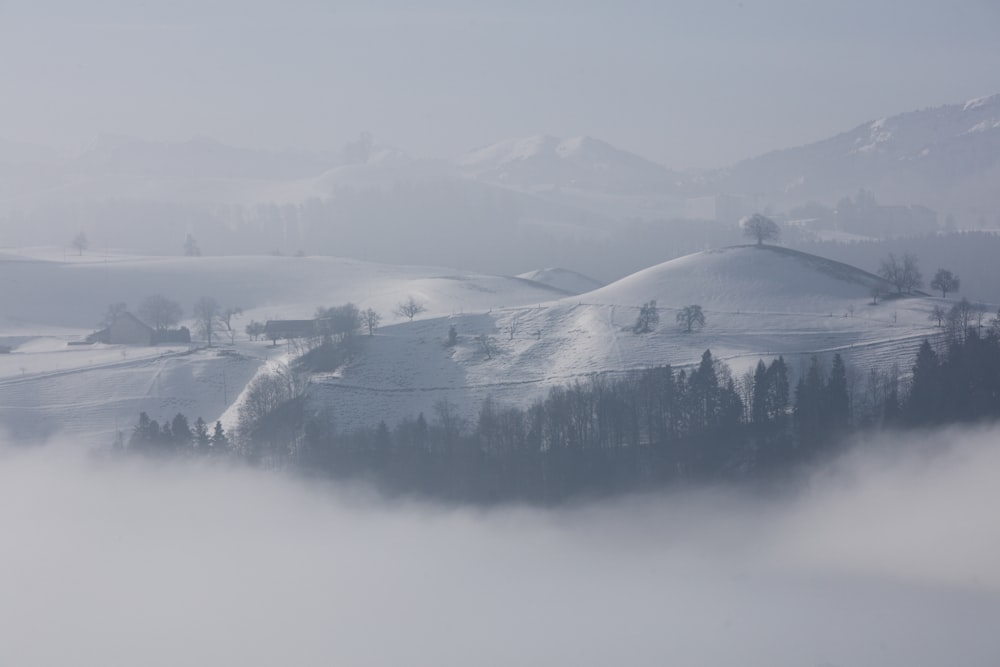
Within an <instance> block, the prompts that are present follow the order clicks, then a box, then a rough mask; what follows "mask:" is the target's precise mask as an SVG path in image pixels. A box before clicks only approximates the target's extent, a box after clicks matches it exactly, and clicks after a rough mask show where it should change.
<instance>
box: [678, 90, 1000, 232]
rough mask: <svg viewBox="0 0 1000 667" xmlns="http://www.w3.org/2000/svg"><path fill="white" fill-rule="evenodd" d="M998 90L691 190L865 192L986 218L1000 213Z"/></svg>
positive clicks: (785, 195)
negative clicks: (999, 185) (865, 190)
mask: <svg viewBox="0 0 1000 667" xmlns="http://www.w3.org/2000/svg"><path fill="white" fill-rule="evenodd" d="M998 183H1000V94H998V95H993V96H991V97H984V98H980V99H975V100H969V101H968V102H965V103H964V104H952V105H947V106H942V107H937V108H933V109H924V110H921V111H912V112H909V113H903V114H899V115H896V116H892V117H889V118H880V119H878V120H874V121H871V122H869V123H865V124H864V125H860V126H858V127H856V128H854V129H853V130H851V131H849V132H844V133H843V134H838V135H837V136H835V137H831V138H829V139H825V140H823V141H818V142H816V143H812V144H808V145H806V146H800V147H797V148H788V149H784V150H777V151H772V152H770V153H766V154H764V155H761V156H759V157H756V158H752V159H749V160H744V161H742V162H739V163H737V164H736V165H733V166H732V167H730V168H728V169H722V170H718V171H716V172H713V173H711V174H709V175H708V176H707V177H706V178H704V179H703V180H702V181H701V182H700V183H698V184H692V185H696V187H694V188H691V189H693V190H694V191H696V192H697V191H700V192H702V193H717V192H725V193H730V194H742V195H762V196H764V197H766V198H770V199H772V200H777V201H779V202H783V203H790V202H801V201H806V200H810V199H815V200H820V201H823V200H826V201H835V200H836V198H838V197H841V196H844V195H848V194H851V193H853V192H856V191H857V190H858V189H859V188H865V189H867V190H871V191H873V192H874V193H875V195H876V196H877V197H878V198H879V199H880V200H882V201H888V202H893V203H920V204H925V205H927V206H930V207H932V208H935V209H937V210H939V211H940V212H942V213H945V212H947V211H952V210H953V211H955V212H961V213H963V214H965V215H966V217H968V215H970V214H971V215H978V214H983V215H986V214H988V213H990V212H992V215H993V219H992V220H990V222H993V221H995V217H996V215H997V213H998V212H1000V188H998V187H997V184H998Z"/></svg>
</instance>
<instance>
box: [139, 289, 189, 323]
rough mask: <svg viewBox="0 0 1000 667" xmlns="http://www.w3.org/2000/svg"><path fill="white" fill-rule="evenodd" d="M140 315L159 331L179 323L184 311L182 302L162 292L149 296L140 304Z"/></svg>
mask: <svg viewBox="0 0 1000 667" xmlns="http://www.w3.org/2000/svg"><path fill="white" fill-rule="evenodd" d="M137 312H138V315H139V317H141V318H142V319H143V320H144V321H145V322H146V324H148V325H149V326H151V327H153V328H154V329H156V330H157V331H163V330H164V329H168V328H169V327H171V326H173V325H174V324H177V323H178V322H179V321H180V319H181V316H182V315H184V311H183V309H182V308H181V304H179V303H177V302H176V301H172V300H170V299H168V298H167V297H165V296H163V295H162V294H153V295H152V296H147V297H146V298H145V299H143V300H142V303H141V304H139V309H138V311H137Z"/></svg>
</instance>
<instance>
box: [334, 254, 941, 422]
mask: <svg viewBox="0 0 1000 667" xmlns="http://www.w3.org/2000/svg"><path fill="white" fill-rule="evenodd" d="M873 286H880V287H882V288H886V286H885V284H884V282H883V281H881V280H880V279H879V278H878V277H876V276H874V275H872V274H869V273H867V272H865V271H862V270H860V269H856V268H854V267H850V266H847V265H844V264H840V263H838V262H833V261H829V260H825V259H823V258H820V257H816V256H813V255H807V254H804V253H799V252H795V251H791V250H787V249H783V248H777V247H773V246H764V247H756V246H738V247H734V248H726V249H723V250H718V251H710V252H703V253H697V254H695V255H690V256H687V257H684V258H681V259H677V260H673V261H670V262H666V263H664V264H661V265H658V266H655V267H651V268H649V269H646V270H645V271H641V272H639V273H637V274H634V275H632V276H629V277H627V278H625V279H623V280H620V281H618V282H615V283H613V284H611V285H608V286H606V287H604V288H601V289H598V290H595V291H593V292H589V293H586V294H583V295H580V296H575V297H565V298H562V299H559V300H556V301H552V302H549V303H545V304H539V305H536V306H534V307H516V308H504V309H494V310H492V311H490V312H485V313H484V312H478V313H469V312H467V313H464V314H456V315H452V316H449V317H442V318H428V319H425V320H422V321H421V322H419V323H414V324H401V325H396V326H392V327H387V328H385V329H383V331H382V332H381V335H379V336H376V337H375V338H374V339H373V340H371V341H370V343H369V345H368V346H367V349H366V353H365V354H364V355H363V356H362V357H361V358H359V359H358V360H357V361H356V362H355V363H353V364H351V365H350V366H349V367H348V368H346V369H344V371H343V372H342V373H340V374H338V375H336V376H335V377H334V376H331V377H326V378H317V379H316V381H315V387H314V396H315V397H316V401H317V402H318V403H321V404H325V405H330V406H336V409H335V413H336V415H337V418H338V419H339V420H340V422H339V423H341V425H342V426H347V425H349V424H358V425H360V424H371V423H374V422H377V421H378V420H379V419H386V420H387V421H389V422H391V421H393V420H395V419H400V418H402V417H406V416H413V415H415V414H417V412H421V411H422V412H425V413H426V414H428V415H431V414H432V413H433V411H434V409H435V405H436V404H437V403H438V402H439V401H442V400H444V401H447V402H449V403H451V404H452V405H453V406H456V407H457V409H458V410H459V412H460V413H461V414H463V415H464V416H466V417H467V418H469V419H473V418H474V417H475V409H476V407H477V406H478V405H479V403H480V402H481V401H482V400H483V399H484V398H486V397H487V396H492V397H494V398H495V399H497V400H498V401H500V402H501V403H510V404H517V405H524V404H525V403H526V402H528V401H530V400H532V399H534V398H536V397H538V396H541V395H543V394H544V393H545V392H546V391H547V390H548V389H549V388H550V387H552V386H556V385H562V384H566V383H569V382H573V381H576V380H584V381H585V380H586V379H587V378H588V377H590V376H591V375H594V374H597V375H605V374H612V375H614V374H620V373H623V372H628V371H629V370H632V369H639V368H646V367H650V366H656V365H661V364H668V363H669V364H674V365H676V366H685V365H689V364H694V363H696V362H697V361H698V359H699V358H700V356H701V354H702V352H703V351H704V350H705V349H707V348H711V349H712V350H713V352H714V353H715V355H716V356H717V357H719V358H722V359H725V360H727V361H728V362H729V363H730V364H731V365H732V366H733V368H734V370H735V371H736V372H738V373H740V372H743V371H744V370H746V369H748V368H750V367H751V366H752V365H753V364H754V363H756V361H757V359H758V358H760V357H771V356H776V355H779V354H783V355H785V356H786V358H787V359H788V360H789V362H790V363H791V364H792V367H793V368H797V367H798V366H799V364H800V362H801V363H805V362H806V361H807V360H808V357H809V356H811V355H813V354H819V355H821V356H824V355H832V353H833V352H834V351H838V352H840V353H842V354H843V355H844V356H845V358H846V359H847V360H848V361H849V362H852V361H853V362H856V363H864V364H868V363H872V364H878V365H883V366H887V365H889V364H891V363H893V362H899V363H901V365H902V367H904V368H905V367H906V365H907V364H908V363H910V361H911V356H912V354H913V352H914V351H915V349H916V346H917V344H918V343H919V341H920V340H922V339H923V338H924V337H927V336H934V335H936V333H937V330H935V329H934V327H933V326H932V323H931V322H930V321H929V320H928V314H929V313H930V310H931V308H932V307H933V305H935V304H937V303H941V301H940V300H938V299H931V298H926V297H908V298H898V299H889V300H887V301H883V300H880V301H879V303H878V304H877V305H873V304H872V299H871V296H870V291H871V288H872V287H873ZM649 300H656V302H657V306H658V309H659V314H660V318H661V320H660V324H659V326H658V327H657V328H656V330H655V331H653V332H652V333H648V334H636V333H634V332H633V331H632V327H633V325H634V323H635V321H636V317H637V315H638V312H639V307H640V306H641V304H643V303H646V302H648V301H649ZM692 304H697V305H701V306H702V308H703V309H704V313H705V316H706V319H707V324H706V326H705V328H704V329H703V330H701V331H696V332H693V333H685V332H683V331H682V330H681V329H680V328H679V327H678V325H677V324H676V322H675V318H676V315H677V313H678V312H679V311H680V310H681V309H682V308H683V307H685V306H688V305H692ZM450 326H455V328H456V330H457V331H458V333H459V343H458V345H457V346H456V347H454V348H446V347H445V346H444V340H445V336H446V333H447V330H448V328H449V327H450ZM482 336H490V337H492V340H493V344H494V346H495V351H494V352H493V353H492V354H491V355H487V353H486V352H485V351H484V349H483V346H482V343H481V337H482Z"/></svg>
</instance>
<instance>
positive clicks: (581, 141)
mask: <svg viewBox="0 0 1000 667" xmlns="http://www.w3.org/2000/svg"><path fill="white" fill-rule="evenodd" d="M458 165H459V167H461V169H462V170H463V171H464V172H465V173H466V174H467V175H468V176H470V177H472V178H476V179H478V180H482V181H488V182H491V183H500V184H504V185H509V186H516V187H523V188H534V189H544V188H552V187H569V188H577V189H581V190H595V191H599V192H627V193H633V194H638V193H648V192H667V191H669V190H670V189H671V187H672V185H673V178H674V174H673V172H671V171H670V170H669V169H667V168H666V167H664V166H662V165H659V164H656V163H655V162H651V161H650V160H647V159H645V158H642V157H639V156H638V155H635V154H633V153H629V152H628V151H623V150H621V149H618V148H615V147H614V146H612V145H610V144H608V143H605V142H603V141H600V140H599V139H593V138H591V137H575V138H572V139H559V138H556V137H550V136H536V137H527V138H523V139H508V140H506V141H501V142H498V143H495V144H492V145H490V146H486V147H483V148H479V149H476V150H474V151H471V152H470V153H467V154H466V155H464V156H462V157H460V158H459V159H458Z"/></svg>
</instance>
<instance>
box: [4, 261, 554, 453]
mask: <svg viewBox="0 0 1000 667" xmlns="http://www.w3.org/2000/svg"><path fill="white" fill-rule="evenodd" d="M0 276H2V279H3V289H0V346H4V347H7V348H11V349H12V351H11V352H10V353H5V354H0V429H9V430H13V431H15V432H16V433H17V434H18V435H19V436H22V437H31V436H42V435H48V434H51V433H54V432H58V431H61V430H62V431H65V432H66V433H67V434H70V435H72V436H73V437H77V438H80V439H83V440H88V441H98V442H110V441H111V439H112V437H113V436H114V431H115V430H116V429H117V428H123V429H126V430H127V429H128V428H130V427H131V425H132V424H133V423H134V421H135V418H136V416H137V414H138V412H139V411H140V410H145V411H147V412H148V413H149V414H150V416H151V417H152V418H154V419H162V418H170V417H172V416H173V415H174V414H175V413H176V412H178V411H183V412H185V413H186V414H188V416H189V417H191V418H192V419H193V418H194V417H195V416H202V417H204V418H205V419H208V420H213V419H216V418H218V417H219V416H221V415H222V414H223V413H225V412H226V410H227V409H228V408H229V407H230V406H231V405H232V403H233V401H235V400H236V397H237V396H239V394H240V392H241V391H242V389H243V387H244V385H245V384H246V383H247V382H248V381H249V380H250V379H251V378H252V377H253V376H254V374H255V373H256V372H257V371H258V369H259V368H261V367H262V366H263V365H264V364H265V363H267V362H268V360H272V361H273V360H275V359H276V358H278V357H281V356H283V355H285V354H286V349H285V348H284V347H283V346H279V347H277V348H272V347H270V343H268V342H259V343H252V342H250V341H247V340H246V337H245V336H242V335H241V340H240V341H239V342H238V343H237V344H236V345H235V346H229V345H226V346H225V347H224V349H223V350H222V351H221V352H220V351H219V350H215V349H212V350H189V349H188V347H187V346H170V345H167V346H160V347H127V346H118V345H110V346H109V345H94V346H70V345H69V342H71V341H79V340H81V339H82V338H83V337H84V336H85V335H86V334H87V333H89V332H91V331H93V330H94V329H95V328H96V327H95V325H96V323H97V321H98V320H99V319H100V318H101V317H102V315H103V313H104V312H105V310H106V308H107V306H108V305H109V304H111V303H116V302H121V301H124V302H126V303H127V304H129V305H130V306H131V307H132V308H135V307H136V306H138V304H139V303H140V302H141V301H142V299H143V298H145V297H146V296H149V295H151V294H157V293H159V294H163V295H165V296H167V297H168V298H170V299H173V300H176V301H177V302H179V303H180V304H181V305H182V307H183V308H184V310H185V312H186V313H187V314H190V312H191V307H192V305H193V304H194V302H195V301H196V300H197V299H199V298H200V297H201V296H211V297H213V298H215V299H217V300H218V301H219V303H220V304H221V305H222V306H223V307H242V308H243V309H244V314H243V316H242V317H240V318H238V319H237V320H236V326H237V328H238V330H239V331H240V332H242V330H243V327H244V326H245V324H246V323H247V322H249V321H250V320H251V319H256V320H258V321H264V320H267V319H272V318H309V317H312V316H313V313H314V312H315V309H316V307H317V306H321V305H322V306H334V305H340V304H343V303H346V302H348V301H352V302H354V303H356V304H358V305H359V306H360V307H362V308H368V307H372V308H375V309H376V310H377V311H378V312H380V313H381V315H382V318H383V323H385V324H386V325H389V326H391V325H392V324H393V323H394V322H399V321H401V318H399V317H398V316H396V315H394V314H393V310H394V308H395V306H396V305H397V304H398V303H399V302H401V301H402V300H404V299H405V298H407V297H409V296H413V297H414V298H415V299H416V300H417V301H419V302H420V303H421V304H422V305H423V306H424V307H425V308H426V311H425V312H424V313H421V314H419V315H418V316H417V318H416V319H417V322H414V323H413V324H412V325H411V326H412V327H414V328H416V327H417V326H418V322H419V320H420V319H421V318H425V317H431V318H434V317H440V316H442V315H448V314H451V313H461V312H462V311H463V310H465V311H476V312H488V311H490V310H491V309H495V308H502V307H512V306H516V305H523V304H537V303H540V302H543V301H547V300H550V299H552V298H553V297H558V296H561V295H563V294H564V293H563V292H561V291H558V290H555V289H553V288H551V287H547V286H545V285H542V284H539V283H533V282H530V281H526V280H522V279H518V278H509V277H503V276H489V275H482V274H475V273H463V272H458V271H453V270H450V269H442V268H437V267H419V266H387V265H380V264H370V263H365V262H357V261H353V260H346V259H338V258H323V257H308V258H307V257H199V258H162V257H160V258H156V257H134V256H128V255H110V256H106V257H105V256H96V255H90V254H85V255H83V256H82V257H73V256H71V257H67V258H63V257H62V254H61V252H58V251H51V250H47V249H31V250H21V251H8V252H6V253H0ZM186 323H187V324H188V326H191V327H192V328H194V327H193V323H192V322H191V321H190V320H187V321H186ZM411 330H413V329H411ZM223 338H224V336H223Z"/></svg>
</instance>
